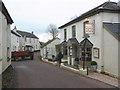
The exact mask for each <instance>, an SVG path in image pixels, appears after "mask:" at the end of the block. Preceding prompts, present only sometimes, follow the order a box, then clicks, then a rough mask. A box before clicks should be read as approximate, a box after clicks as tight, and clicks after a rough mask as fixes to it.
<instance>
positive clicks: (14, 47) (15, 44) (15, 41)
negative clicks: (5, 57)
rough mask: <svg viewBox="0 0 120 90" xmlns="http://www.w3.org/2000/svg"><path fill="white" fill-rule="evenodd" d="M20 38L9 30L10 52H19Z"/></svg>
mask: <svg viewBox="0 0 120 90" xmlns="http://www.w3.org/2000/svg"><path fill="white" fill-rule="evenodd" d="M20 37H21V35H20V34H18V33H17V32H16V31H14V30H11V52H14V51H19V50H20Z"/></svg>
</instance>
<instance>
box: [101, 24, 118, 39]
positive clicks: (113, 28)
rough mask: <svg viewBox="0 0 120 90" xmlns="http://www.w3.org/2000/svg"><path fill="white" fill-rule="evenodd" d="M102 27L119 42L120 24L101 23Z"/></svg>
mask: <svg viewBox="0 0 120 90" xmlns="http://www.w3.org/2000/svg"><path fill="white" fill-rule="evenodd" d="M103 27H104V28H105V29H106V30H108V31H109V32H110V33H111V34H112V35H113V36H114V37H115V38H116V39H118V40H120V23H105V22H104V23H103Z"/></svg>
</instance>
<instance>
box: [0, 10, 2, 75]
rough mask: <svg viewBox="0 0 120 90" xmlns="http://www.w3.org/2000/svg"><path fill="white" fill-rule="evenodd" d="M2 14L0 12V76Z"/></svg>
mask: <svg viewBox="0 0 120 90" xmlns="http://www.w3.org/2000/svg"><path fill="white" fill-rule="evenodd" d="M1 60H2V13H1V12H0V74H1V73H2V61H1Z"/></svg>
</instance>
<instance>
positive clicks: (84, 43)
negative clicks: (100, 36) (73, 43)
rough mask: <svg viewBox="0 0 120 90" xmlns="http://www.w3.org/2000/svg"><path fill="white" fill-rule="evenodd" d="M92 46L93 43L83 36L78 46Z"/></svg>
mask: <svg viewBox="0 0 120 90" xmlns="http://www.w3.org/2000/svg"><path fill="white" fill-rule="evenodd" d="M84 45H85V46H93V44H92V43H91V42H90V41H89V40H88V39H87V38H85V39H84V40H82V41H81V42H80V46H84Z"/></svg>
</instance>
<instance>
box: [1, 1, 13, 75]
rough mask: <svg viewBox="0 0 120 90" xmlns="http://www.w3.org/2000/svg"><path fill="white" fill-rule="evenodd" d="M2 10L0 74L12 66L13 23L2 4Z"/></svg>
mask: <svg viewBox="0 0 120 90" xmlns="http://www.w3.org/2000/svg"><path fill="white" fill-rule="evenodd" d="M0 3H1V5H0V8H2V10H1V11H0V74H1V73H2V72H3V71H5V70H6V69H7V67H8V66H9V65H11V30H10V25H11V24H12V23H13V20H12V18H11V17H10V14H9V13H8V11H7V9H6V7H5V5H4V3H3V2H1V1H0Z"/></svg>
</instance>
